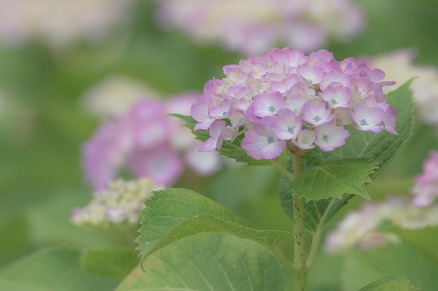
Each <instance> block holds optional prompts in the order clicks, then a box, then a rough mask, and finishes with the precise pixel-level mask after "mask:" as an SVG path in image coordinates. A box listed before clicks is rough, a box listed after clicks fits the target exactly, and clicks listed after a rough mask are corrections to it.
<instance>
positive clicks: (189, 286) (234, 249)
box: [116, 234, 284, 291]
mask: <svg viewBox="0 0 438 291" xmlns="http://www.w3.org/2000/svg"><path fill="white" fill-rule="evenodd" d="M283 284H284V273H283V269H282V267H281V265H280V264H279V262H278V261H277V260H276V259H275V257H274V256H273V255H272V254H271V253H270V252H269V251H268V250H267V249H266V248H264V247H263V246H260V245H259V244H257V243H254V242H252V241H249V240H245V239H239V238H236V237H233V236H227V235H220V234H210V235H208V234H203V235H196V236H192V237H188V238H185V239H182V240H179V241H177V242H175V243H173V244H171V245H169V246H168V247H166V248H162V249H161V250H159V251H158V252H156V253H154V254H153V255H151V256H149V257H147V259H146V260H145V262H144V272H143V271H142V270H141V269H140V268H137V269H135V270H134V271H133V272H132V273H131V274H130V275H129V276H128V277H126V279H125V280H124V281H123V282H122V283H121V284H120V286H119V287H118V288H117V289H116V290H118V291H131V290H132V291H134V290H135V291H143V290H144V291H152V290H179V291H183V290H187V291H188V290H236V291H246V290H260V291H263V290H266V291H277V290H278V291H283V290H284V286H283Z"/></svg>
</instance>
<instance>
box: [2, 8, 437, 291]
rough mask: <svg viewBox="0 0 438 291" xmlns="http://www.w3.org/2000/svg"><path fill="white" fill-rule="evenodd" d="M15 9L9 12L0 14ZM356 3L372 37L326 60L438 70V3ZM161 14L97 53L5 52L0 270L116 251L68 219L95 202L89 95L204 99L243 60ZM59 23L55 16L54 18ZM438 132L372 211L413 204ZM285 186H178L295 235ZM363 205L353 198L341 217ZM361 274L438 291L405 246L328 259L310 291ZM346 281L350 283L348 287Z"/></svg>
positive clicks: (210, 182)
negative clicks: (40, 255) (82, 252)
mask: <svg viewBox="0 0 438 291" xmlns="http://www.w3.org/2000/svg"><path fill="white" fill-rule="evenodd" d="M7 2H8V0H6V1H5V0H0V14H1V10H2V6H3V7H6V6H4V5H7ZM356 2H357V4H358V5H359V6H360V7H361V8H362V9H363V11H364V16H365V20H366V25H365V29H364V31H363V32H362V33H360V34H359V35H358V36H357V37H355V38H353V39H352V40H351V41H349V42H344V43H337V42H335V41H332V42H329V44H328V46H327V47H326V48H327V49H328V50H330V51H332V52H333V53H334V55H335V57H336V58H337V59H343V58H346V57H349V56H353V57H358V56H363V55H368V56H375V55H379V54H382V53H385V52H389V51H392V50H394V49H400V48H411V49H414V50H415V51H416V52H417V55H416V57H415V62H416V63H417V64H424V65H428V66H438V50H437V45H438V33H437V28H438V18H437V15H438V2H437V1H436V0H417V1H409V0H386V1H380V0H361V1H356ZM154 5H155V3H154V2H153V1H147V0H146V1H133V7H129V9H127V10H128V11H127V12H126V13H127V14H126V16H125V19H123V21H121V22H120V23H117V25H114V26H113V27H112V29H111V31H110V32H109V33H108V35H106V36H105V37H104V38H102V39H99V41H93V40H92V41H86V40H84V39H79V40H75V41H73V42H71V43H68V44H62V45H57V44H55V45H53V43H52V44H51V45H49V42H48V41H47V40H44V39H43V38H38V37H32V38H31V39H29V40H27V41H25V42H23V41H21V42H20V40H18V41H17V42H16V43H12V44H8V43H5V42H3V43H0V268H2V267H4V266H6V265H8V264H9V263H11V262H12V261H14V260H16V259H17V258H19V257H21V256H23V255H25V254H28V253H31V252H32V251H34V250H36V249H39V248H41V247H44V246H50V245H54V244H63V245H68V246H73V247H77V248H89V247H99V246H105V245H110V244H112V243H111V242H110V241H109V240H108V239H107V238H106V237H105V236H104V235H102V234H100V233H98V232H93V231H90V230H86V229H81V228H79V227H77V226H74V225H73V224H72V223H71V222H70V212H71V210H72V209H73V208H75V207H78V206H83V205H85V204H86V203H88V201H89V200H90V197H91V193H92V189H91V187H90V185H89V184H88V183H87V182H86V180H85V178H84V171H83V169H82V167H81V151H80V149H81V146H82V144H83V143H84V142H85V141H86V140H87V139H89V138H90V137H91V136H92V134H93V132H94V131H95V130H96V128H97V127H98V124H99V122H100V119H99V118H98V117H97V116H96V115H93V114H91V113H90V110H89V108H88V109H87V105H86V103H84V99H83V96H84V94H85V93H86V92H87V90H89V88H91V87H93V86H94V85H96V84H97V83H98V82H100V81H101V80H103V79H105V78H107V77H110V76H114V75H118V76H124V77H127V78H131V79H132V80H135V81H136V82H138V83H140V84H143V85H144V86H145V87H148V88H150V89H152V90H153V91H155V92H157V93H158V94H159V95H160V96H172V95H175V94H178V93H181V92H186V91H202V88H203V84H204V83H205V82H206V81H208V80H209V79H211V78H212V77H213V76H215V77H217V78H221V77H222V67H223V66H224V65H226V64H231V63H236V62H238V60H239V59H241V58H243V56H242V55H240V54H239V53H237V52H229V51H227V50H225V49H223V48H222V47H221V46H219V45H217V44H214V43H210V44H203V43H200V42H196V41H194V40H192V39H191V38H190V37H189V36H187V35H185V34H183V33H181V32H180V31H178V30H176V29H164V28H162V27H160V26H158V25H157V23H156V21H155V18H154V14H153V13H154ZM53 14H54V13H53V11H47V15H46V17H47V18H50V17H54V15H53ZM55 14H56V12H55ZM108 102H111V100H108ZM436 102H438V98H437V99H436ZM436 131H437V130H436V128H434V127H433V126H432V125H426V124H425V123H422V122H421V121H419V120H418V119H417V120H416V124H415V133H414V137H413V138H412V139H411V140H410V141H409V142H408V144H407V146H406V147H405V148H404V150H403V151H402V153H400V155H399V156H398V157H397V158H396V159H395V160H394V161H393V163H392V165H391V166H389V167H388V168H387V169H386V170H385V171H384V172H383V174H382V175H381V176H380V177H379V178H378V179H377V180H376V181H375V183H374V184H373V185H371V186H369V187H368V191H369V193H370V194H371V196H372V197H373V199H374V200H376V201H379V200H381V199H383V197H385V196H386V195H388V194H391V193H397V194H400V195H409V188H410V186H411V185H412V180H411V177H412V176H413V175H415V174H418V173H420V172H421V167H422V163H423V161H424V160H425V158H426V157H427V155H428V152H429V150H431V149H438V136H437V134H436ZM278 178H279V174H278V173H277V172H276V171H275V170H274V169H270V168H253V167H249V168H247V167H237V168H235V167H231V168H230V167H224V169H223V170H221V171H219V172H217V173H216V174H214V175H212V176H210V177H198V176H196V174H195V173H193V172H187V173H185V174H184V175H183V176H182V177H181V178H180V180H179V181H178V182H177V183H176V186H183V187H190V188H192V189H194V190H197V191H199V192H201V193H204V194H205V195H207V196H209V197H211V198H213V199H215V200H217V201H219V202H221V203H223V204H224V205H226V206H227V207H229V208H231V209H233V210H235V211H237V212H238V213H240V214H241V215H243V216H244V217H246V218H248V219H249V220H250V221H252V222H253V223H254V224H255V225H257V226H258V227H267V228H275V229H286V230H289V229H290V228H291V223H290V221H289V219H288V218H287V217H286V215H285V214H283V211H282V209H281V206H280V203H279V200H278ZM359 204H360V201H359V199H357V198H355V199H353V200H352V202H351V203H350V204H349V205H348V207H346V208H345V209H344V210H342V211H341V213H345V212H347V211H348V210H349V209H354V208H357V207H358V205H359ZM341 216H342V214H338V215H337V216H336V217H335V219H334V221H333V222H332V223H331V225H332V226H334V225H335V223H336V221H337V220H339V218H340V217H341ZM382 255H387V256H388V258H389V257H391V255H392V257H391V259H388V260H392V261H388V264H387V266H375V265H373V262H372V258H373V256H375V257H376V258H377V257H381V256H382ZM394 258H395V259H394ZM368 261H369V264H368ZM357 269H360V270H362V272H363V273H362V275H361V277H360V278H359V279H357V280H359V283H357V284H359V286H360V285H361V284H360V280H361V278H362V279H363V280H364V281H365V283H366V282H367V281H366V279H368V277H372V276H374V275H380V274H382V276H380V277H383V276H385V275H386V273H385V272H388V270H398V271H399V272H401V273H406V275H411V276H410V278H412V280H414V281H415V280H417V281H421V282H422V283H421V284H423V285H422V287H423V288H424V290H433V289H427V288H433V286H436V285H437V284H438V282H437V278H436V276H433V272H435V274H436V271H437V270H438V265H437V264H436V262H435V263H434V262H433V261H431V260H429V258H428V256H427V255H425V254H424V253H423V252H422V251H421V250H418V249H416V248H412V247H410V245H408V244H406V245H404V244H402V245H399V246H397V247H394V248H388V249H385V250H384V251H383V252H377V251H376V252H374V253H371V254H368V255H367V256H364V255H363V253H360V252H353V253H350V254H349V255H348V256H346V255H344V256H342V255H327V254H324V253H321V257H319V258H318V259H317V262H316V267H315V270H314V271H313V274H312V275H311V278H310V281H311V282H312V283H311V284H313V287H314V288H315V289H316V288H318V287H320V288H321V290H329V289H330V288H332V289H333V290H338V288H339V286H340V284H341V285H342V286H344V287H345V286H347V287H348V286H356V285H355V284H356V282H357V280H356V281H354V282H351V280H352V275H351V274H353V272H354V270H357ZM341 270H349V272H350V273H348V272H347V274H346V273H345V272H343V273H342V275H341ZM398 271H397V272H398ZM367 272H368V273H367ZM394 272H395V271H394ZM423 282H427V283H423ZM362 285H363V284H362Z"/></svg>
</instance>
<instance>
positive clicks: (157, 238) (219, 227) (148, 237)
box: [137, 189, 292, 257]
mask: <svg viewBox="0 0 438 291" xmlns="http://www.w3.org/2000/svg"><path fill="white" fill-rule="evenodd" d="M141 217H142V222H141V224H142V226H141V228H140V236H139V237H138V239H137V242H138V243H139V247H138V249H139V250H140V253H141V255H142V256H143V257H145V256H149V255H151V254H152V253H153V252H155V251H157V250H159V249H161V248H162V247H164V246H167V245H169V244H171V243H174V242H175V241H178V240H181V239H183V238H186V237H189V236H194V235H197V234H201V233H222V234H228V235H234V236H237V237H240V238H245V239H249V240H253V241H255V242H257V243H259V244H262V245H264V246H265V247H268V248H270V249H271V250H272V251H273V252H275V253H277V252H278V249H277V247H278V245H279V244H280V243H281V242H283V241H285V240H288V239H291V237H292V235H291V234H290V233H288V232H284V231H276V230H258V229H254V228H251V227H250V226H249V224H248V222H247V221H246V220H244V219H243V218H241V217H239V216H238V215H236V214H234V213H233V212H231V211H229V210H227V209H226V208H225V207H223V206H222V205H220V204H219V203H217V202H214V201H213V200H211V199H209V198H207V197H205V196H202V195H200V194H198V193H196V192H193V191H191V190H187V189H168V190H162V191H156V192H154V195H153V196H152V197H151V198H150V199H148V200H146V208H145V209H144V210H143V211H142V213H141Z"/></svg>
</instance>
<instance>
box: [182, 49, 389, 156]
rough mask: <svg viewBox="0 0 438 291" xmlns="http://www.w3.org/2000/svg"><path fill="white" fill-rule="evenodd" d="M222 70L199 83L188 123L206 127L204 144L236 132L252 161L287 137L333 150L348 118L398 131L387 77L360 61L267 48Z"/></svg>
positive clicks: (369, 127) (363, 126)
mask: <svg viewBox="0 0 438 291" xmlns="http://www.w3.org/2000/svg"><path fill="white" fill-rule="evenodd" d="M224 73H225V78H223V79H221V80H217V79H213V80H212V81H209V82H208V83H207V84H206V85H205V88H204V93H203V95H202V96H201V97H200V98H199V99H198V100H197V101H196V102H195V103H194V104H193V106H192V108H191V114H192V116H193V118H194V119H195V120H196V121H197V122H198V123H197V125H196V127H195V129H202V130H209V131H210V136H211V138H210V139H209V140H208V141H207V142H206V143H204V145H203V146H202V150H204V151H210V150H214V149H219V148H220V145H221V144H222V142H223V141H224V140H225V141H227V140H231V141H232V140H234V138H235V137H236V136H237V134H238V133H239V134H242V133H243V132H244V138H243V141H242V148H243V149H244V150H246V151H247V153H248V154H249V155H250V156H251V157H253V158H254V159H257V160H260V159H275V158H276V157H278V156H279V155H280V154H281V152H282V151H283V150H284V149H285V148H286V145H287V143H289V144H293V145H295V146H297V147H299V148H301V149H303V150H307V149H311V148H314V147H315V146H318V147H319V148H320V149H322V150H323V151H332V150H334V149H335V148H337V147H340V146H342V145H344V144H345V140H346V138H348V136H349V132H348V131H347V130H345V128H344V126H345V125H348V124H352V125H353V126H354V127H355V128H356V129H358V130H363V131H373V132H376V133H377V132H380V131H381V130H386V131H387V132H390V133H392V134H397V133H396V131H395V116H396V110H395V109H394V108H392V107H390V106H389V105H388V104H387V103H386V99H385V98H384V96H383V90H382V87H383V86H387V85H390V84H392V82H382V80H383V78H384V73H383V72H382V71H381V70H377V69H370V68H369V67H368V66H367V65H366V64H365V63H364V62H361V61H356V60H354V59H352V58H349V59H346V60H344V61H341V62H338V61H337V60H335V59H334V57H333V55H332V54H331V53H330V52H328V51H326V50H320V51H317V52H314V53H311V54H310V55H309V56H305V55H304V53H303V52H301V51H294V50H290V49H288V48H285V49H271V50H268V51H266V52H264V53H263V54H262V55H260V56H251V57H249V58H248V59H246V60H242V61H240V63H239V65H230V66H226V67H224ZM224 104H225V105H224ZM217 108H221V110H219V111H218V110H217ZM218 112H221V114H218ZM230 132H231V133H233V134H230Z"/></svg>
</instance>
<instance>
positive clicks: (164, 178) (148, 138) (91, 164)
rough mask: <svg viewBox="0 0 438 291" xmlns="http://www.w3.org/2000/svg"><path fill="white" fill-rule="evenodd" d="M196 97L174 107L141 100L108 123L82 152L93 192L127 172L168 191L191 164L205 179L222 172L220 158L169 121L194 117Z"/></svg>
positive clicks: (176, 122) (173, 100)
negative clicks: (202, 149)
mask: <svg viewBox="0 0 438 291" xmlns="http://www.w3.org/2000/svg"><path fill="white" fill-rule="evenodd" d="M196 97H198V95H196V94H186V95H180V96H176V97H175V98H171V99H169V101H163V100H148V99H145V98H141V99H140V100H139V101H137V102H136V103H134V104H133V105H132V107H131V108H130V109H129V111H128V112H126V113H124V114H121V115H119V116H117V117H115V118H113V119H112V120H111V121H110V122H107V123H104V124H103V125H102V126H101V127H100V128H99V129H98V130H97V132H96V133H95V135H94V136H93V137H92V138H91V139H90V140H88V141H87V142H86V143H85V144H84V146H83V148H82V163H83V166H84V170H85V176H86V178H87V180H88V182H90V183H91V185H92V186H93V188H94V189H95V190H101V189H104V188H105V187H106V186H107V185H108V182H110V181H111V180H113V179H114V178H116V177H117V175H118V173H119V171H120V170H121V169H126V170H127V171H128V172H129V173H131V174H132V175H133V176H134V177H147V178H149V179H151V180H152V182H153V183H155V184H159V185H164V186H170V185H172V184H173V183H175V182H176V180H177V179H178V178H179V177H180V175H181V174H182V172H183V170H184V165H185V164H186V165H187V166H189V167H190V168H192V169H193V170H195V171H196V172H198V173H199V174H201V175H210V174H212V173H214V172H216V171H217V170H219V168H220V160H219V156H218V154H217V153H216V152H208V153H201V152H199V151H198V148H199V146H200V142H199V141H196V140H195V139H194V137H193V135H192V133H191V132H190V131H189V130H188V129H185V128H182V126H181V122H180V121H179V120H177V119H176V118H171V117H167V116H166V115H167V114H169V113H179V114H185V115H188V114H189V113H190V107H191V105H192V104H193V102H194V101H195V100H196ZM219 134H220V135H221V136H220V137H219V136H218V137H217V138H216V139H215V140H214V142H213V143H212V144H213V147H214V148H215V147H217V146H218V145H217V143H218V142H220V140H219V138H222V139H223V138H227V136H222V133H221V132H219ZM97 193H98V192H97Z"/></svg>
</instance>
